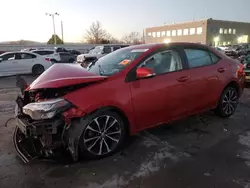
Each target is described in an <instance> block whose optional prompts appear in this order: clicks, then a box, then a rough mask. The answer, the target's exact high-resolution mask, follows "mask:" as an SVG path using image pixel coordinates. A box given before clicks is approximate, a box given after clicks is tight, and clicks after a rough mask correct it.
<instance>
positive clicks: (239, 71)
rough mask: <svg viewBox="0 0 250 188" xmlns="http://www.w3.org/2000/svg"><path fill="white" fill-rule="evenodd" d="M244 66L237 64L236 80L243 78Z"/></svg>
mask: <svg viewBox="0 0 250 188" xmlns="http://www.w3.org/2000/svg"><path fill="white" fill-rule="evenodd" d="M244 68H245V66H244V65H242V64H239V65H238V66H237V72H236V74H237V78H241V77H245V71H244Z"/></svg>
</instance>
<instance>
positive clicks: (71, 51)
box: [68, 49, 81, 57]
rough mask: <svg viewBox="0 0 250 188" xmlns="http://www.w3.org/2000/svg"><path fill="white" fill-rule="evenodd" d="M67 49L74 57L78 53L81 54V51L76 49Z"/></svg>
mask: <svg viewBox="0 0 250 188" xmlns="http://www.w3.org/2000/svg"><path fill="white" fill-rule="evenodd" d="M68 51H69V52H70V53H71V54H73V55H75V56H76V57H77V56H78V55H80V54H81V52H79V51H77V50H72V49H69V50H68Z"/></svg>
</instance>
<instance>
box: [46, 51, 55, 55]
mask: <svg viewBox="0 0 250 188" xmlns="http://www.w3.org/2000/svg"><path fill="white" fill-rule="evenodd" d="M53 53H54V51H45V54H46V55H51V54H53Z"/></svg>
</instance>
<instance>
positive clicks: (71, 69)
mask: <svg viewBox="0 0 250 188" xmlns="http://www.w3.org/2000/svg"><path fill="white" fill-rule="evenodd" d="M105 78H107V77H106V76H99V75H96V74H94V73H91V72H88V71H87V70H86V69H84V68H83V67H82V66H81V65H79V64H61V63H60V64H54V65H52V66H51V67H50V68H49V69H48V70H46V71H45V72H44V73H43V74H41V75H40V76H39V77H38V78H37V79H36V80H35V81H34V82H33V83H32V84H31V85H30V86H29V87H28V88H27V90H34V89H43V88H60V87H66V86H71V85H76V84H83V83H90V82H97V81H101V80H104V79H105Z"/></svg>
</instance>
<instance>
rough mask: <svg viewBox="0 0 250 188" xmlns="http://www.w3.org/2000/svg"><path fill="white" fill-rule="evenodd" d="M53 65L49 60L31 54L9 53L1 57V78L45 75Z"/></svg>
mask: <svg viewBox="0 0 250 188" xmlns="http://www.w3.org/2000/svg"><path fill="white" fill-rule="evenodd" d="M51 65H52V63H51V61H50V59H49V58H45V57H43V56H41V55H39V54H35V53H31V52H7V53H3V54H1V55H0V77H1V76H12V75H17V74H30V73H32V74H34V75H39V74H41V73H43V72H44V71H45V70H46V69H48V68H49V67H50V66H51Z"/></svg>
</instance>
